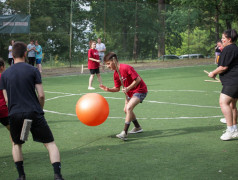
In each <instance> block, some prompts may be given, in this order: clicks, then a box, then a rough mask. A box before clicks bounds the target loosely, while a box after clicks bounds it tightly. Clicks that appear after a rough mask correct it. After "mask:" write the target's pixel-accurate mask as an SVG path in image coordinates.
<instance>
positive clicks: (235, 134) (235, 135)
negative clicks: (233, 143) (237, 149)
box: [232, 129, 238, 138]
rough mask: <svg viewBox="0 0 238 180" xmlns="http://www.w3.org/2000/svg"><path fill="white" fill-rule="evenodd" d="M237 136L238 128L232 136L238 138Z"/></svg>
mask: <svg viewBox="0 0 238 180" xmlns="http://www.w3.org/2000/svg"><path fill="white" fill-rule="evenodd" d="M237 137H238V129H236V130H235V131H234V132H233V135H232V138H237Z"/></svg>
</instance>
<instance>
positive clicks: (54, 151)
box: [44, 141, 63, 180]
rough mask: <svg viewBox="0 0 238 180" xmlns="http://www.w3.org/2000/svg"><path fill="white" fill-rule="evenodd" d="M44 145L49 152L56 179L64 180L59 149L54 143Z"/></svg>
mask: <svg viewBox="0 0 238 180" xmlns="http://www.w3.org/2000/svg"><path fill="white" fill-rule="evenodd" d="M44 145H45V147H46V149H47V150H48V152H49V156H50V162H51V164H52V166H53V168H54V173H55V179H57V180H63V178H62V175H61V163H60V153H59V149H58V147H57V146H56V144H55V142H54V141H53V142H50V143H45V144H44Z"/></svg>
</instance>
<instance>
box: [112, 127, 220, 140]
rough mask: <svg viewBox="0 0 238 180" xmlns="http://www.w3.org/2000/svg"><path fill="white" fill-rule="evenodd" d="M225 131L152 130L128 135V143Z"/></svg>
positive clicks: (200, 129) (189, 129)
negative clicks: (143, 139) (146, 139)
mask: <svg viewBox="0 0 238 180" xmlns="http://www.w3.org/2000/svg"><path fill="white" fill-rule="evenodd" d="M217 130H224V126H221V125H217V126H200V127H187V128H179V129H166V130H152V131H146V130H145V131H143V132H142V133H137V134H128V138H127V142H128V141H135V140H139V139H141V138H161V137H172V136H180V135H186V134H194V133H203V132H209V131H217ZM108 137H110V138H117V137H116V134H115V135H110V136H108Z"/></svg>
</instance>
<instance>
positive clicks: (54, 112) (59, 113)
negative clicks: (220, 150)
mask: <svg viewBox="0 0 238 180" xmlns="http://www.w3.org/2000/svg"><path fill="white" fill-rule="evenodd" d="M44 112H48V113H53V114H58V115H66V116H74V117H77V115H76V114H71V113H61V112H56V111H49V110H46V109H44ZM221 117H223V116H222V115H221V116H203V117H172V118H137V119H141V120H149V119H152V120H166V119H168V120H169V119H171V120H172V119H208V118H221ZM107 119H125V117H108V118H107Z"/></svg>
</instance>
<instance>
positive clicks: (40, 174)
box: [0, 65, 238, 180]
mask: <svg viewBox="0 0 238 180" xmlns="http://www.w3.org/2000/svg"><path fill="white" fill-rule="evenodd" d="M214 68H215V65H206V66H190V67H178V68H167V69H149V70H138V71H137V72H138V73H139V74H140V76H141V77H142V78H143V80H144V81H145V83H146V84H147V86H148V90H149V93H148V96H147V97H146V99H145V101H144V102H143V103H142V104H140V105H138V106H137V107H136V109H135V114H136V115H137V118H138V120H139V122H140V124H141V126H142V127H143V129H144V132H143V133H140V134H134V135H129V136H128V141H126V142H124V141H122V140H120V139H117V138H115V135H116V134H117V133H120V132H121V131H122V129H123V127H124V118H125V114H124V112H123V107H124V98H125V97H124V96H125V95H124V94H123V93H122V92H118V93H108V92H104V91H102V90H100V89H99V88H98V82H97V80H96V77H95V79H94V83H93V86H94V87H95V88H96V90H95V91H90V92H97V93H100V94H101V95H103V96H104V97H105V98H106V99H107V101H108V103H109V106H110V114H109V117H108V119H107V120H106V121H105V123H104V124H102V125H100V126H97V127H88V126H86V125H84V124H82V123H81V122H80V121H79V120H78V119H77V117H76V115H75V104H76V102H77V100H78V99H79V98H80V97H81V96H82V95H83V94H85V93H89V91H88V90H87V87H88V79H89V74H82V75H75V76H61V77H50V78H43V85H44V90H45V95H46V103H45V107H44V109H45V116H46V119H47V121H48V123H49V125H50V127H51V129H52V131H53V134H54V137H55V141H56V144H57V145H58V147H59V150H60V152H61V160H62V174H63V176H64V178H65V179H66V180H79V179H80V180H82V179H83V180H119V179H120V180H122V179H123V180H131V179H132V180H134V179H140V180H145V179H146V180H147V179H148V180H157V179H159V180H204V179H208V180H219V179H222V180H223V179H224V180H227V179H237V177H238V171H237V162H238V140H236V139H234V140H232V141H227V142H224V141H221V140H220V136H221V135H222V131H223V130H225V129H226V127H225V125H224V124H221V123H220V121H219V120H220V118H222V117H223V115H222V113H221V110H220V107H219V103H218V98H219V93H220V90H221V85H220V83H217V82H204V80H206V79H209V78H208V77H207V75H206V74H205V73H204V72H203V70H204V69H206V70H208V71H210V70H212V69H214ZM101 75H102V79H103V84H104V85H106V86H109V87H112V86H113V74H112V72H110V73H102V74H101ZM92 113H93V112H92ZM132 127H133V125H131V127H130V129H132ZM8 134H9V133H8V131H7V130H6V129H5V128H4V127H3V126H0V137H1V143H0V179H1V180H12V179H16V178H17V171H16V168H15V165H14V163H13V160H12V155H11V143H10V140H9V135H8ZM23 154H24V166H25V172H26V175H27V176H26V177H27V179H28V180H33V179H34V180H50V179H53V168H52V166H51V164H50V163H49V159H48V153H47V150H46V149H45V148H44V146H43V145H42V144H39V143H35V142H33V141H32V137H30V138H29V140H28V141H27V142H26V143H25V144H24V146H23Z"/></svg>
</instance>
